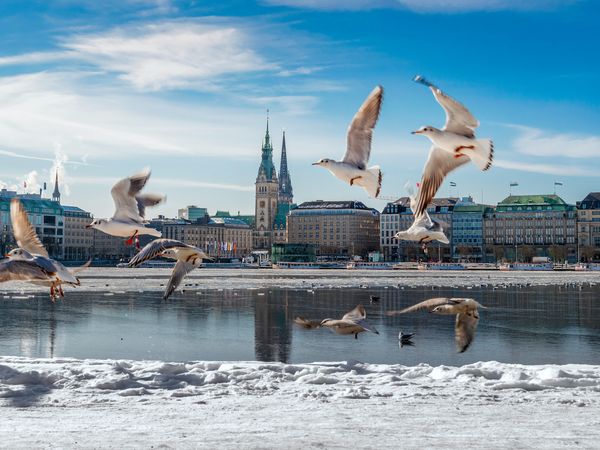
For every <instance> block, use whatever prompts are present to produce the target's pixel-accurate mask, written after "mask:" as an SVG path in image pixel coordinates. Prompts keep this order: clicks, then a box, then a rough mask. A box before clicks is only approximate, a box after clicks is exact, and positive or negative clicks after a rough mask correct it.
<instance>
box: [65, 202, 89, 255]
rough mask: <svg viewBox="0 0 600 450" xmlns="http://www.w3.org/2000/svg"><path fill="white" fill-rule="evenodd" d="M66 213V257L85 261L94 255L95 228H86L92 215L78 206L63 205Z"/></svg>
mask: <svg viewBox="0 0 600 450" xmlns="http://www.w3.org/2000/svg"><path fill="white" fill-rule="evenodd" d="M62 208H63V211H64V215H65V236H64V247H65V250H64V259H65V260H66V261H85V260H87V259H89V258H90V257H91V256H92V248H93V245H94V230H93V229H91V228H86V225H89V224H90V223H91V222H92V215H91V214H90V213H89V212H87V211H84V210H83V209H81V208H78V207H77V206H63V207H62Z"/></svg>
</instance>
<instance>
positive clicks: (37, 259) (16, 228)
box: [6, 198, 91, 301]
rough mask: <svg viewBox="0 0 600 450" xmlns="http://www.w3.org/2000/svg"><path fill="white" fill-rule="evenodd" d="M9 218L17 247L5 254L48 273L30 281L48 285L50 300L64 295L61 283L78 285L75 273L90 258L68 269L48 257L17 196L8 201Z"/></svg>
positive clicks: (80, 269)
mask: <svg viewBox="0 0 600 450" xmlns="http://www.w3.org/2000/svg"><path fill="white" fill-rule="evenodd" d="M10 220H11V222H12V228H13V234H14V236H15V240H16V241H17V245H18V248H15V249H13V250H11V251H10V252H8V253H7V254H6V256H7V257H8V258H9V259H11V260H18V261H31V262H33V263H34V264H36V265H38V266H39V267H40V268H41V269H42V270H44V271H45V272H46V273H47V274H48V277H47V278H46V280H35V281H32V283H34V284H41V285H45V286H49V287H50V298H51V299H52V301H54V300H55V299H56V298H57V297H58V295H60V296H61V297H64V295H65V294H64V292H63V290H62V285H63V284H70V285H72V286H79V285H80V284H81V283H80V281H79V278H77V277H76V276H75V274H76V273H77V272H80V271H82V270H84V269H86V268H87V267H88V266H89V265H90V263H91V260H90V261H88V262H87V263H86V264H84V265H83V266H81V267H78V268H75V269H71V270H69V269H67V268H66V267H65V266H64V265H62V264H61V263H60V262H58V261H56V260H54V259H52V258H50V256H49V255H48V251H47V250H46V248H45V247H44V245H43V244H42V242H41V241H40V238H39V237H38V235H37V234H36V232H35V229H34V228H33V226H32V225H31V223H30V222H29V218H28V217H27V212H26V211H25V208H23V205H22V204H21V201H20V200H19V199H18V198H13V199H12V200H11V202H10Z"/></svg>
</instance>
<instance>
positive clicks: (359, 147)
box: [313, 86, 383, 198]
mask: <svg viewBox="0 0 600 450" xmlns="http://www.w3.org/2000/svg"><path fill="white" fill-rule="evenodd" d="M382 100H383V87H381V86H377V87H375V89H373V91H372V92H371V93H370V94H369V96H368V97H367V99H366V100H365V102H364V103H363V104H362V105H361V107H360V109H359V110H358V112H357V113H356V115H355V116H354V118H353V119H352V122H351V123H350V127H349V128H348V138H347V148H346V154H345V155H344V158H343V159H342V161H335V160H333V159H329V158H323V159H320V160H319V161H317V162H314V163H313V166H321V167H324V168H326V169H327V170H329V171H330V172H331V173H332V174H333V175H334V176H336V177H337V178H339V179H340V180H342V181H344V182H346V183H350V186H353V185H354V184H356V185H357V186H362V187H363V188H364V189H365V190H366V191H367V193H368V194H369V195H370V196H371V197H374V198H377V196H379V192H380V191H381V180H382V174H381V170H380V168H379V166H373V167H369V168H367V164H368V163H369V156H370V155H371V138H372V136H373V128H375V124H376V123H377V119H378V118H379V111H380V109H381V102H382Z"/></svg>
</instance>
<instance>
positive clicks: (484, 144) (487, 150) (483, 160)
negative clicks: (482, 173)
mask: <svg viewBox="0 0 600 450" xmlns="http://www.w3.org/2000/svg"><path fill="white" fill-rule="evenodd" d="M475 142H476V145H475V150H474V151H473V153H471V155H470V156H471V160H472V161H473V162H474V163H475V164H476V165H477V167H479V168H480V169H481V170H488V169H489V168H490V167H491V166H492V161H493V160H494V143H493V142H492V140H491V139H476V140H475Z"/></svg>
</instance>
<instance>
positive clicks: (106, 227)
mask: <svg viewBox="0 0 600 450" xmlns="http://www.w3.org/2000/svg"><path fill="white" fill-rule="evenodd" d="M148 178H150V169H144V170H143V171H142V172H140V173H138V174H135V175H132V176H130V177H129V178H124V179H122V180H120V181H118V182H117V183H116V184H115V185H114V186H113V187H112V189H111V191H110V193H111V195H112V198H113V200H114V202H115V213H114V215H113V216H112V217H111V218H110V219H95V220H94V221H93V222H92V223H91V224H89V225H86V228H95V229H96V230H100V231H102V232H103V233H106V234H110V235H111V236H118V237H126V238H129V239H127V241H126V243H127V245H131V244H133V241H134V239H135V242H136V246H137V247H138V248H139V236H140V235H142V234H148V235H150V236H155V237H161V236H162V233H161V232H160V231H158V230H155V229H154V228H147V227H146V224H147V223H148V222H147V221H146V219H145V218H144V215H145V212H146V207H148V206H156V205H158V204H159V203H161V202H163V201H164V200H165V199H166V197H165V196H164V195H159V194H141V193H140V192H141V191H142V189H143V188H144V186H145V185H146V183H147V182H148Z"/></svg>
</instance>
